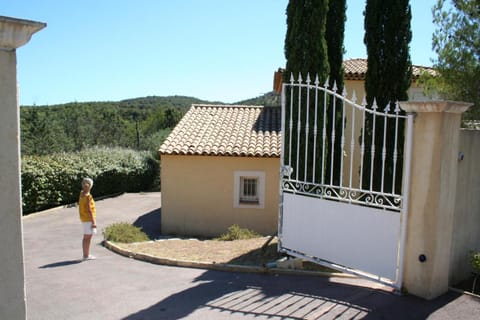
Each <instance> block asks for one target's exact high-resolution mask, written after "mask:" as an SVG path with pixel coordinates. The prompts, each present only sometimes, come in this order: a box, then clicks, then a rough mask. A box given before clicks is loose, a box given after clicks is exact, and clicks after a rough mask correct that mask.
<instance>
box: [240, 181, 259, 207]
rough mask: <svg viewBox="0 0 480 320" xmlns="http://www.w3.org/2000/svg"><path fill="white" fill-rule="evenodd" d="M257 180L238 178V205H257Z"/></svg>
mask: <svg viewBox="0 0 480 320" xmlns="http://www.w3.org/2000/svg"><path fill="white" fill-rule="evenodd" d="M257 184H258V178H254V177H240V203H246V204H258V192H257V189H258V187H257Z"/></svg>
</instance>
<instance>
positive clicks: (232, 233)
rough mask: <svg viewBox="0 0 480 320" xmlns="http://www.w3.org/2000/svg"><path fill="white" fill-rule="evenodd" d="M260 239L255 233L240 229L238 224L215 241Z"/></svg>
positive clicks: (229, 228)
mask: <svg viewBox="0 0 480 320" xmlns="http://www.w3.org/2000/svg"><path fill="white" fill-rule="evenodd" d="M258 237H261V235H260V234H258V233H256V232H255V231H252V230H249V229H245V228H240V226H239V225H238V224H234V225H232V226H230V227H228V231H227V233H224V234H222V235H221V236H220V237H218V238H217V239H216V240H221V241H232V240H241V239H252V238H258Z"/></svg>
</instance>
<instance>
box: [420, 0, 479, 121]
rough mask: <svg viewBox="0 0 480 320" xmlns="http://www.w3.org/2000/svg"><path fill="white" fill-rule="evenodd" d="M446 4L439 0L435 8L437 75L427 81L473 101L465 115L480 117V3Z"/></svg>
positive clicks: (433, 88)
mask: <svg viewBox="0 0 480 320" xmlns="http://www.w3.org/2000/svg"><path fill="white" fill-rule="evenodd" d="M451 3H453V6H446V5H445V1H444V0H438V1H437V3H436V5H435V6H434V7H433V9H432V13H433V22H434V24H435V25H436V29H435V31H434V34H433V49H434V50H435V52H436V53H437V59H436V60H434V68H435V69H436V71H437V75H436V76H435V77H432V76H427V77H425V78H424V84H425V85H426V87H427V89H429V91H435V92H437V93H439V94H440V95H442V96H443V97H444V98H446V99H450V100H459V101H467V102H473V103H474V105H475V107H471V108H470V110H469V111H467V112H466V113H465V115H464V118H465V119H480V90H479V88H480V36H479V30H480V9H479V8H480V7H479V2H478V0H456V1H453V2H451Z"/></svg>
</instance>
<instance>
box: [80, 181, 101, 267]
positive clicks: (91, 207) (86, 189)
mask: <svg viewBox="0 0 480 320" xmlns="http://www.w3.org/2000/svg"><path fill="white" fill-rule="evenodd" d="M92 186H93V180H92V179H90V178H84V179H83V180H82V191H81V192H80V197H79V199H78V208H79V213H80V221H82V225H83V240H82V248H83V260H94V259H95V257H94V256H92V255H91V254H90V244H91V242H92V236H93V234H94V233H95V232H96V230H97V223H96V210H95V201H94V200H93V197H92V195H91V194H90V189H92Z"/></svg>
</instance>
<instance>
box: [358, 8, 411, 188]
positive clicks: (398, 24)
mask: <svg viewBox="0 0 480 320" xmlns="http://www.w3.org/2000/svg"><path fill="white" fill-rule="evenodd" d="M364 15H365V37H364V43H365V45H366V47H367V57H368V63H367V65H368V69H367V73H366V76H365V91H366V99H367V103H368V105H369V106H370V107H372V105H373V101H374V99H375V100H376V103H377V106H378V111H379V112H383V111H384V109H385V107H386V106H387V104H388V103H389V102H390V103H392V109H394V107H395V106H394V103H395V102H396V101H402V100H408V94H407V90H408V88H409V87H410V83H411V78H412V63H411V60H410V54H409V44H410V40H411V38H412V33H411V30H410V20H411V9H410V4H409V1H408V0H367V4H366V8H365V12H364ZM367 125H368V127H367V128H366V134H365V142H366V143H367V142H368V143H370V144H371V140H372V139H371V138H372V126H371V125H372V118H371V117H368V118H367ZM383 126H384V123H383V119H382V121H377V122H376V129H375V150H376V151H375V162H374V167H373V170H374V171H375V174H374V177H376V178H375V179H374V183H373V185H374V190H377V191H379V190H380V183H381V179H382V177H381V174H380V173H381V167H382V157H381V152H382V147H383ZM387 130H388V131H387V141H386V145H387V161H386V169H385V172H386V176H385V178H386V179H385V189H384V191H390V190H391V183H392V182H391V177H390V178H388V177H389V176H391V173H392V169H393V165H392V161H391V159H392V158H393V151H394V135H395V128H394V122H393V123H392V122H391V121H388V122H387ZM398 133H399V140H398V146H399V149H398V151H399V157H398V160H399V161H398V164H397V176H396V187H395V189H396V191H397V192H398V191H400V187H401V178H402V175H401V171H402V170H401V169H402V161H401V160H402V153H401V151H402V148H403V126H402V127H399V130H398ZM370 147H371V145H366V153H365V158H364V163H365V164H370V160H369V159H370V155H371V154H370V153H369V152H370V149H371V148H370ZM364 168H365V170H364V175H363V177H364V180H363V182H364V183H363V185H364V187H367V186H370V181H369V176H370V170H372V168H371V167H370V166H369V165H366V166H365V167H364ZM387 173H390V174H387Z"/></svg>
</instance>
